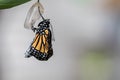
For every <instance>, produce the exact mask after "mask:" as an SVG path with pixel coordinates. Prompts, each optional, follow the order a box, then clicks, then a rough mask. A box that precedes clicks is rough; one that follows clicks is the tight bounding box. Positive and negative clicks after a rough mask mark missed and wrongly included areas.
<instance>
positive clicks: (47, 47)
mask: <svg viewBox="0 0 120 80" xmlns="http://www.w3.org/2000/svg"><path fill="white" fill-rule="evenodd" d="M28 53H29V54H30V56H34V57H35V58H37V59H38V60H43V61H45V60H48V59H49V58H50V57H51V56H52V55H53V49H52V43H51V31H50V30H49V29H46V30H44V34H40V33H39V32H38V33H36V36H35V39H34V40H33V42H32V44H31V46H30V49H29V51H28Z"/></svg>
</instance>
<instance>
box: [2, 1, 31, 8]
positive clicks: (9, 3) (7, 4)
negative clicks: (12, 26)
mask: <svg viewBox="0 0 120 80" xmlns="http://www.w3.org/2000/svg"><path fill="white" fill-rule="evenodd" d="M28 1H31V0H0V9H8V8H11V7H15V6H18V5H20V4H23V3H26V2H28Z"/></svg>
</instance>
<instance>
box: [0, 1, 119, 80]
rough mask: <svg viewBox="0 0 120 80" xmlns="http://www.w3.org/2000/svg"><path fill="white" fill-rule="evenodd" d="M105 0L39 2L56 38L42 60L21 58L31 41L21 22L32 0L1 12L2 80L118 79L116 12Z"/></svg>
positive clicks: (0, 50) (0, 78)
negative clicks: (48, 57)
mask: <svg viewBox="0 0 120 80" xmlns="http://www.w3.org/2000/svg"><path fill="white" fill-rule="evenodd" d="M116 1H117V0H116ZM108 2H109V0H41V3H42V4H43V6H44V8H45V13H44V16H45V17H46V18H49V19H51V23H52V25H53V27H54V35H55V39H56V41H55V42H53V48H54V55H53V56H52V57H51V58H50V59H49V60H48V61H46V62H44V61H38V60H36V59H35V58H33V57H31V58H29V59H26V58H24V53H25V51H26V49H27V48H28V47H29V45H30V42H31V41H32V39H33V38H34V33H33V32H32V31H31V30H27V29H25V28H24V21H25V18H26V15H27V12H28V10H29V8H30V7H31V6H32V5H33V4H34V3H35V0H33V1H30V2H28V3H26V4H23V5H20V6H17V7H14V8H11V9H6V10H0V80H119V79H120V63H119V61H120V58H119V56H120V50H119V49H120V37H119V34H120V33H119V32H120V31H119V26H120V25H119V23H120V22H119V21H120V13H119V6H115V7H114V5H116V4H113V5H112V4H110V5H108V4H107V3H108ZM111 3H113V2H111ZM117 3H120V2H119V1H118V2H117Z"/></svg>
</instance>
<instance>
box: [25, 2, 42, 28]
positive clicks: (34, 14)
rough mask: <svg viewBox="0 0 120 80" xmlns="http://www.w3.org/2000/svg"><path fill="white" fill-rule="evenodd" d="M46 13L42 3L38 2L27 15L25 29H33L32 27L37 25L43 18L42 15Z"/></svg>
mask: <svg viewBox="0 0 120 80" xmlns="http://www.w3.org/2000/svg"><path fill="white" fill-rule="evenodd" d="M39 11H40V12H41V13H43V12H44V8H43V6H42V4H41V3H40V2H36V3H35V4H33V5H32V7H31V8H30V9H29V11H28V13H27V17H26V20H25V23H24V27H25V28H27V29H31V27H32V26H33V25H34V24H35V22H36V21H37V20H38V19H39V18H40V17H41V16H40V13H39Z"/></svg>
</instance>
